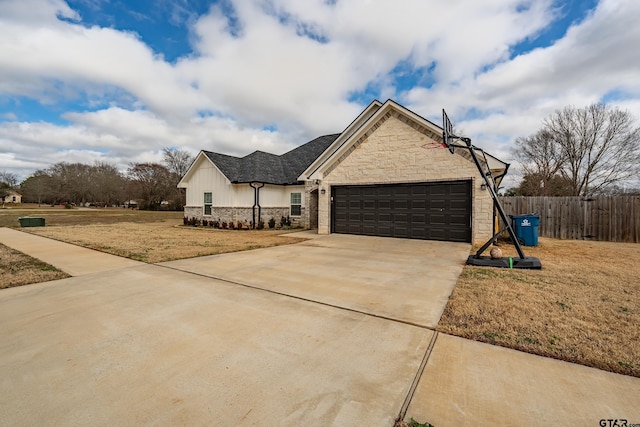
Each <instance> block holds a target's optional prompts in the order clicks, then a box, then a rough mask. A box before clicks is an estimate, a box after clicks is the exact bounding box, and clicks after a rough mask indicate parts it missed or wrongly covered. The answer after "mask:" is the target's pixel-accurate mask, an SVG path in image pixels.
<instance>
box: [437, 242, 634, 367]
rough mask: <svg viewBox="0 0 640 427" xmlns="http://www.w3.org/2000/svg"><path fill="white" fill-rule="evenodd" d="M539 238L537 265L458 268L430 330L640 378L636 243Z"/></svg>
mask: <svg viewBox="0 0 640 427" xmlns="http://www.w3.org/2000/svg"><path fill="white" fill-rule="evenodd" d="M539 243H540V245H539V246H538V247H536V248H524V249H525V252H526V254H527V255H528V256H536V257H538V258H539V259H540V260H541V261H542V266H543V269H542V270H508V269H494V268H486V267H471V266H465V267H464V270H463V272H462V275H461V276H460V278H459V280H458V283H457V285H456V287H455V289H454V291H453V294H452V295H451V297H450V299H449V303H448V304H447V307H446V309H445V311H444V314H443V316H442V319H441V320H440V323H439V325H438V330H439V331H441V332H445V333H448V334H453V335H458V336H461V337H465V338H470V339H473V340H476V341H483V342H487V343H491V344H497V345H501V346H504V347H510V348H515V349H518V350H522V351H526V352H529V353H534V354H539V355H542V356H549V357H554V358H557V359H561V360H567V361H570V362H576V363H580V364H583V365H587V366H592V367H596V368H600V369H604V370H608V371H612V372H617V373H621V374H626V375H633V376H636V377H640V327H639V326H638V325H640V279H639V277H640V263H639V262H638V261H640V245H638V244H625V243H610V242H589V241H576V240H554V239H546V238H541V239H540V242H539ZM510 252H511V251H510ZM513 252H514V253H515V251H513Z"/></svg>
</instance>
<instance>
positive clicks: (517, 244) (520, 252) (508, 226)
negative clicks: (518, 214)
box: [455, 137, 525, 259]
mask: <svg viewBox="0 0 640 427" xmlns="http://www.w3.org/2000/svg"><path fill="white" fill-rule="evenodd" d="M455 138H457V139H459V140H460V141H462V142H464V143H465V144H466V146H467V149H468V150H469V154H471V157H472V158H473V162H474V163H475V164H476V167H477V168H478V171H479V172H480V175H481V176H482V178H483V179H484V183H485V185H486V187H487V190H489V194H491V198H492V199H493V204H494V206H495V207H496V209H497V210H498V214H499V215H500V218H502V221H504V223H505V225H506V227H505V228H506V230H507V231H508V232H509V236H511V240H512V241H513V245H514V246H515V247H516V251H517V252H518V256H519V257H520V259H525V255H524V252H523V250H522V246H520V242H519V241H518V238H517V237H516V233H515V232H514V231H513V227H511V223H510V222H509V220H508V219H507V214H506V213H505V211H504V209H503V208H502V204H501V203H500V200H498V194H497V193H496V191H495V189H494V188H493V184H492V183H491V181H489V178H488V175H489V174H491V171H489V172H488V173H485V171H484V169H483V167H482V164H481V163H480V159H478V155H477V154H476V150H475V147H474V146H473V145H472V144H471V139H469V138H465V137H462V138H458V137H455ZM487 167H489V165H487ZM492 228H493V227H492ZM494 230H495V229H494ZM503 231H504V229H503V230H499V231H498V232H496V233H495V234H494V235H493V237H491V239H489V240H488V241H487V243H485V244H484V245H482V247H481V248H480V249H478V252H476V255H475V257H476V258H480V256H481V255H482V253H483V252H484V251H486V250H487V248H488V247H489V246H491V244H492V243H493V242H494V241H495V239H496V237H498V236H499V235H500V233H502V232H503Z"/></svg>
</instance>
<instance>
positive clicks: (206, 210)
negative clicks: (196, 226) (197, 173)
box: [204, 193, 213, 215]
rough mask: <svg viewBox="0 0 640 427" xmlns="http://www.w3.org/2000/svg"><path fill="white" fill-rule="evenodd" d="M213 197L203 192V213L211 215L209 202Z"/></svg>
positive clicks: (210, 202)
mask: <svg viewBox="0 0 640 427" xmlns="http://www.w3.org/2000/svg"><path fill="white" fill-rule="evenodd" d="M212 200H213V197H212V196H211V193H204V214H205V215H211V204H212Z"/></svg>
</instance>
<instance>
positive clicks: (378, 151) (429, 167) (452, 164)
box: [318, 111, 493, 243]
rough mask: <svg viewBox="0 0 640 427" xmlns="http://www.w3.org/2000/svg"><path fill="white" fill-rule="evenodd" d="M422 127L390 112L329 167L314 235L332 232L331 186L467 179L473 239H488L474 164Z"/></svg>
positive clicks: (489, 222) (489, 225) (488, 212)
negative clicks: (316, 230)
mask: <svg viewBox="0 0 640 427" xmlns="http://www.w3.org/2000/svg"><path fill="white" fill-rule="evenodd" d="M425 129H426V128H424V127H423V126H421V125H419V124H417V123H415V122H413V121H411V120H407V119H406V117H404V116H402V115H400V114H398V113H396V112H395V111H392V112H390V113H388V114H386V115H385V116H383V117H382V118H381V119H380V120H379V121H378V122H377V123H375V124H373V125H372V126H371V127H370V128H369V130H368V132H367V133H366V134H365V135H364V136H362V137H361V138H360V139H358V140H357V141H355V142H354V143H353V145H352V147H350V148H349V150H348V151H347V152H346V153H345V154H343V155H342V156H340V157H339V158H338V159H337V160H336V161H334V163H333V164H331V165H328V167H327V169H326V170H325V172H324V178H323V180H322V182H320V184H319V192H318V233H320V234H328V233H330V231H331V223H330V221H331V187H332V186H337V185H354V184H393V183H411V182H416V183H418V182H436V181H454V180H471V181H472V203H473V208H472V212H471V215H472V227H471V228H472V230H471V232H472V241H473V242H474V243H484V241H486V240H488V239H489V238H490V237H491V236H492V235H493V201H492V199H491V195H490V194H489V192H488V191H481V190H480V185H481V184H482V177H481V176H480V174H479V172H478V170H477V168H476V166H475V164H474V163H473V162H472V161H469V159H467V158H465V157H464V152H465V150H464V149H459V150H456V152H455V153H454V154H451V153H449V151H448V150H447V149H446V148H444V147H442V144H441V143H440V141H438V139H439V138H438V135H436V134H435V133H433V132H432V131H430V130H427V131H425ZM458 151H459V152H458ZM323 190H324V194H323Z"/></svg>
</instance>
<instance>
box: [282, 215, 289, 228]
mask: <svg viewBox="0 0 640 427" xmlns="http://www.w3.org/2000/svg"><path fill="white" fill-rule="evenodd" d="M290 226H291V218H289V217H288V216H287V217H286V218H285V217H282V218H281V219H280V227H290Z"/></svg>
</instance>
